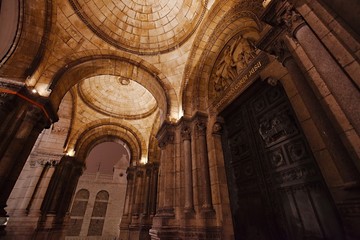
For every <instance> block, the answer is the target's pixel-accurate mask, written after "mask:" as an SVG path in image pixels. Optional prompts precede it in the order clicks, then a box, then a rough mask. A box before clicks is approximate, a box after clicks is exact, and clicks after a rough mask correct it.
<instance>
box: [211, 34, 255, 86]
mask: <svg viewBox="0 0 360 240" xmlns="http://www.w3.org/2000/svg"><path fill="white" fill-rule="evenodd" d="M254 57H255V47H254V44H252V42H251V41H250V40H248V39H247V38H244V37H243V36H240V37H239V38H238V39H236V40H235V41H234V42H233V43H232V44H231V45H228V46H226V48H225V50H224V52H223V55H222V58H221V59H220V61H219V62H218V65H217V67H216V71H215V75H216V79H215V80H214V89H215V92H217V93H219V92H222V91H223V90H224V89H225V88H226V87H227V86H228V85H229V84H230V83H231V82H232V81H234V79H235V78H236V76H238V75H239V74H240V73H241V71H242V70H243V69H244V68H245V67H246V66H247V65H248V64H249V63H250V61H251V60H252V59H253V58H254Z"/></svg>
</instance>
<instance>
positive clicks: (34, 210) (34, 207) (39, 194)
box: [27, 161, 58, 216]
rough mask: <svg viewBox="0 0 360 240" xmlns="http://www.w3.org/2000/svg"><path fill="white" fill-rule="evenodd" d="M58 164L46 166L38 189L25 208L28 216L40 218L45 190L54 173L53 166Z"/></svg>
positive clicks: (53, 163)
mask: <svg viewBox="0 0 360 240" xmlns="http://www.w3.org/2000/svg"><path fill="white" fill-rule="evenodd" d="M57 164H58V162H55V161H54V162H52V163H51V164H50V163H48V164H47V165H46V169H45V173H44V177H43V178H41V179H40V180H39V187H38V188H37V189H36V192H34V195H33V197H32V198H31V201H30V202H29V205H28V206H27V211H28V215H29V216H40V214H41V204H42V202H43V200H44V197H45V194H46V190H47V189H48V187H49V183H50V180H51V178H52V175H53V174H54V171H55V166H56V165H57Z"/></svg>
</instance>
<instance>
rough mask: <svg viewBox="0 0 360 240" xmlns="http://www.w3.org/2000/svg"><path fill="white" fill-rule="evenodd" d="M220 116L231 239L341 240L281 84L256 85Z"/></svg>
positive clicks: (329, 206) (332, 209) (337, 224)
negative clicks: (221, 118)
mask: <svg viewBox="0 0 360 240" xmlns="http://www.w3.org/2000/svg"><path fill="white" fill-rule="evenodd" d="M221 115H222V117H223V118H224V119H225V129H226V134H225V135H224V139H223V146H224V152H225V163H226V167H227V177H228V183H229V194H230V200H231V210H232V215H233V223H234V232H235V239H237V240H238V239H274V240H280V239H284V240H286V239H343V232H342V228H341V226H340V224H339V222H338V221H337V219H338V218H337V217H336V215H337V213H336V211H335V208H334V206H333V203H332V200H331V197H330V195H329V193H328V190H327V187H326V185H325V183H324V181H323V179H322V175H321V173H320V171H319V169H318V167H317V164H316V162H315V160H314V157H313V155H312V152H311V149H310V147H309V145H308V143H307V141H306V138H305V136H304V134H303V132H302V129H301V126H300V124H299V123H298V121H297V118H296V115H295V113H294V111H293V109H292V107H291V104H290V102H289V101H288V98H287V96H286V93H285V91H284V89H283V88H282V86H280V85H279V84H278V85H276V86H270V85H269V84H267V83H264V82H261V81H257V82H255V83H254V84H253V85H252V86H251V87H250V88H249V89H248V90H246V91H245V92H244V94H242V95H241V96H240V97H239V98H238V99H236V100H235V101H234V102H233V103H232V104H231V105H230V106H228V107H227V108H226V109H225V110H224V111H223V112H222V113H221Z"/></svg>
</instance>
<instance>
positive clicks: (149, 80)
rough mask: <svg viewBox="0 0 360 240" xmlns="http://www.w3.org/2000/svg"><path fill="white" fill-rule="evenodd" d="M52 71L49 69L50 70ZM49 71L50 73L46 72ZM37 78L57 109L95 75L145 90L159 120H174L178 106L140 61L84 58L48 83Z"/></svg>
mask: <svg viewBox="0 0 360 240" xmlns="http://www.w3.org/2000/svg"><path fill="white" fill-rule="evenodd" d="M51 68H52V67H51V66H50V67H49V69H51ZM49 71H50V70H49ZM48 74H49V72H46V71H45V73H44V74H43V77H40V79H39V81H38V82H37V85H49V89H51V91H52V92H51V94H50V96H49V98H50V101H51V103H52V105H53V107H54V109H57V108H58V106H59V104H60V102H61V99H62V98H63V96H64V95H65V93H66V92H67V91H68V90H69V89H70V88H71V87H72V86H74V85H75V84H77V83H79V82H80V81H81V80H82V79H85V78H89V77H93V76H96V75H105V74H108V75H114V76H119V77H124V78H128V79H131V80H134V81H136V82H138V83H139V84H141V85H142V86H143V87H145V88H146V89H147V90H148V91H149V92H150V93H151V94H152V95H153V96H154V98H155V99H156V101H157V103H158V106H159V108H160V109H161V111H162V112H163V116H162V120H165V119H168V120H169V119H171V118H177V114H178V112H179V104H178V100H177V97H176V93H175V90H174V89H173V87H172V85H171V83H170V82H169V81H168V80H167V78H166V77H165V76H164V75H163V74H162V73H161V72H160V71H159V70H158V69H156V68H155V67H154V66H152V65H151V64H149V63H147V62H145V61H144V60H142V59H141V58H137V57H133V56H131V57H130V58H125V57H121V56H115V55H95V56H84V57H82V58H79V59H77V60H74V61H72V62H69V63H67V64H66V65H65V66H63V67H62V68H59V69H57V71H56V73H55V74H54V75H53V77H52V80H51V83H49V82H48V80H47V78H46V75H48Z"/></svg>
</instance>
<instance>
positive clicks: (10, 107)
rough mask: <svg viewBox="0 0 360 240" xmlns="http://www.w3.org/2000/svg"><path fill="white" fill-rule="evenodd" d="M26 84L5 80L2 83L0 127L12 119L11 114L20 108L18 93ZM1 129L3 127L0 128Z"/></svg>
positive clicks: (0, 90)
mask: <svg viewBox="0 0 360 240" xmlns="http://www.w3.org/2000/svg"><path fill="white" fill-rule="evenodd" d="M23 87H24V84H21V83H18V82H11V81H7V80H4V79H1V81H0V126H2V125H3V123H4V122H6V121H8V120H9V118H11V114H10V112H13V111H14V109H15V108H16V107H17V106H18V103H19V101H18V99H17V97H16V95H15V94H16V93H17V92H20V91H21V90H22V88H23ZM0 128H1V127H0Z"/></svg>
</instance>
